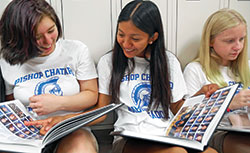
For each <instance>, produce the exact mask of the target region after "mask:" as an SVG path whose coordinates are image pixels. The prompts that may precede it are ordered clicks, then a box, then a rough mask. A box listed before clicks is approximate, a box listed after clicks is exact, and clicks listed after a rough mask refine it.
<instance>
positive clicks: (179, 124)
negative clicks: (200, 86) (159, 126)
mask: <svg viewBox="0 0 250 153" xmlns="http://www.w3.org/2000/svg"><path fill="white" fill-rule="evenodd" d="M238 86H239V85H238V84H235V85H232V86H228V87H224V88H221V89H219V90H217V91H216V92H214V93H213V94H212V95H211V96H210V97H209V98H206V97H205V95H204V94H203V95H199V96H195V97H191V98H188V99H187V100H186V101H185V102H184V104H183V105H182V107H181V108H180V110H179V111H178V113H177V114H176V115H175V116H174V118H173V119H172V120H171V122H170V123H169V125H168V127H167V128H166V134H165V135H161V136H160V135H149V134H145V133H143V134H142V133H138V132H133V131H126V130H123V131H114V132H112V133H111V135H118V136H124V137H131V138H138V139H145V140H150V141H156V142H161V143H167V144H172V145H177V146H182V147H186V148H191V149H195V150H200V151H203V150H204V149H205V147H206V146H207V143H208V141H209V139H210V137H211V136H212V134H213V132H214V130H215V129H216V127H217V125H218V124H219V122H220V120H221V118H222V117H223V115H224V113H225V110H226V109H227V107H228V105H229V104H230V102H231V100H232V98H233V96H234V94H235V92H236V90H237V88H238Z"/></svg>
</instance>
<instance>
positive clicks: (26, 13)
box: [0, 0, 62, 65]
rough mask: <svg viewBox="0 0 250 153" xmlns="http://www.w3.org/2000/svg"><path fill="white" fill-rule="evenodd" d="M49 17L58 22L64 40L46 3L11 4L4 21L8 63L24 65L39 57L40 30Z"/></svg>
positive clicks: (0, 34)
mask: <svg viewBox="0 0 250 153" xmlns="http://www.w3.org/2000/svg"><path fill="white" fill-rule="evenodd" d="M45 16H48V17H50V18H51V19H52V20H53V21H54V22H55V24H56V26H57V29H58V38H57V39H59V37H61V36H62V29H61V24H60V20H59V18H58V17H57V15H56V13H55V11H54V9H53V8H52V7H51V6H50V5H49V4H48V3H47V2H46V1H45V0H12V1H11V2H10V3H9V4H8V6H7V7H6V8H5V10H4V12H3V15H2V17H1V20H0V39H1V50H0V54H1V55H2V57H3V58H4V59H5V60H6V61H7V62H8V63H10V64H11V65H14V64H23V63H24V62H26V61H27V60H29V59H31V58H33V57H36V56H39V54H40V53H41V51H40V50H39V49H38V47H37V43H36V28H37V25H38V23H39V22H40V21H41V19H42V18H43V17H45Z"/></svg>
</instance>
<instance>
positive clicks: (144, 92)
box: [128, 82, 164, 119]
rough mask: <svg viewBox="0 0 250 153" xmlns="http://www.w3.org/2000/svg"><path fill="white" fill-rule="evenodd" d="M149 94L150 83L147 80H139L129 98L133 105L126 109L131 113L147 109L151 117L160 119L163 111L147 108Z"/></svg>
mask: <svg viewBox="0 0 250 153" xmlns="http://www.w3.org/2000/svg"><path fill="white" fill-rule="evenodd" d="M150 95H151V85H150V83H147V82H141V83H139V84H137V85H136V86H135V87H134V89H133V91H132V93H131V98H132V101H133V102H134V105H135V106H131V107H128V110H129V111H130V112H133V113H141V112H144V111H147V114H148V115H149V117H151V118H153V119H154V118H157V119H161V118H164V113H163V111H162V110H150V111H149V110H148V105H149V102H150V97H151V96H150Z"/></svg>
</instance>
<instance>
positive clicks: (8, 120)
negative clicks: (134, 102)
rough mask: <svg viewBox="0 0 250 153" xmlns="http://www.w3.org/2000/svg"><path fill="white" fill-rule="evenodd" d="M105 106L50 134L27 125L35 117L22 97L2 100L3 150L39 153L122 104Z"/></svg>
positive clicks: (0, 136) (0, 132)
mask: <svg viewBox="0 0 250 153" xmlns="http://www.w3.org/2000/svg"><path fill="white" fill-rule="evenodd" d="M121 105H122V104H109V105H107V106H105V107H102V108H99V109H96V110H93V111H90V112H87V113H84V114H81V115H77V116H75V117H72V118H69V119H67V120H64V121H62V122H60V123H58V124H56V125H55V126H53V127H52V128H51V129H50V130H49V131H48V132H47V133H46V135H41V134H40V133H39V130H40V128H39V127H36V126H25V125H24V121H32V120H34V118H33V117H32V115H31V114H30V113H29V111H28V110H27V109H26V108H25V107H24V105H23V104H22V103H21V102H20V101H19V100H13V101H8V102H4V103H0V151H10V152H25V153H39V152H41V151H42V149H43V148H44V147H45V146H46V145H47V144H50V143H52V142H54V141H56V140H58V139H60V138H62V137H64V136H65V135H67V134H69V133H71V132H73V131H75V130H77V129H79V128H81V127H82V126H84V125H86V124H88V123H90V122H92V121H93V120H95V119H97V118H99V117H101V116H103V115H105V114H107V113H108V112H110V111H112V110H114V109H116V108H118V107H120V106H121Z"/></svg>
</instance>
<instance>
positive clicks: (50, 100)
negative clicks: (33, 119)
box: [29, 94, 60, 115]
mask: <svg viewBox="0 0 250 153" xmlns="http://www.w3.org/2000/svg"><path fill="white" fill-rule="evenodd" d="M59 99H60V96H56V95H52V94H42V95H36V96H32V97H30V98H29V100H30V104H29V107H31V108H32V110H33V111H34V112H36V113H37V115H46V114H50V113H53V112H56V111H58V110H59V108H60V103H58V101H60V100H59Z"/></svg>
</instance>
